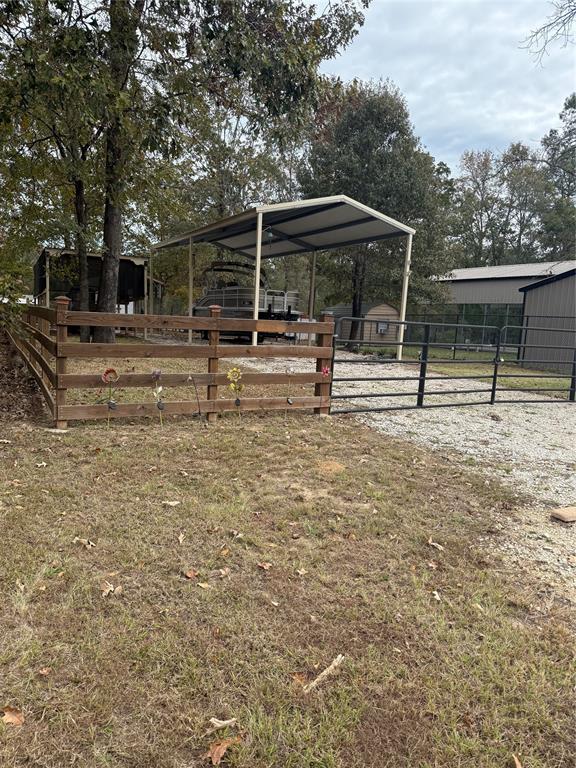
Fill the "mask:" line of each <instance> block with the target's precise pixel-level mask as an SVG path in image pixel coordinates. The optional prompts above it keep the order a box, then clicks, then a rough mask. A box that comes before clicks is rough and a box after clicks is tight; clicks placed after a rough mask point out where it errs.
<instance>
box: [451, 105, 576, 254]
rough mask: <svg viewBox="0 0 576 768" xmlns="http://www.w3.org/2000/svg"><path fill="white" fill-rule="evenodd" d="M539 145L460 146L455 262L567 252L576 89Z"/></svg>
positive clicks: (575, 178) (572, 218)
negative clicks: (494, 149)
mask: <svg viewBox="0 0 576 768" xmlns="http://www.w3.org/2000/svg"><path fill="white" fill-rule="evenodd" d="M560 119H561V127H560V128H559V129H556V128H555V129H552V130H551V131H549V133H548V134H547V135H546V136H545V137H544V138H543V139H542V142H541V147H540V149H538V150H531V149H529V148H528V147H527V146H526V145H524V144H522V143H520V142H517V143H513V144H511V145H510V147H509V148H508V149H507V150H506V151H505V152H504V153H502V155H496V154H495V153H493V152H491V151H490V150H484V151H479V152H478V151H476V152H465V153H464V154H463V156H462V160H461V163H460V168H461V175H460V177H459V178H458V179H457V180H456V195H455V199H454V210H453V213H452V239H453V244H454V254H455V259H456V261H457V263H458V264H459V265H460V266H490V265H498V264H511V263H523V262H524V263H525V262H530V261H539V260H541V261H544V260H558V259H566V258H570V257H571V256H572V255H573V253H574V248H575V245H576V243H575V232H576V208H575V194H576V96H575V95H572V96H570V97H569V98H568V99H567V100H566V102H565V104H564V109H563V111H562V113H561V115H560Z"/></svg>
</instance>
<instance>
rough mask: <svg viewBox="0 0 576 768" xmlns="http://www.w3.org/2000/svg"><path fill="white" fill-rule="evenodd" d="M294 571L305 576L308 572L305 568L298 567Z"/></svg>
mask: <svg viewBox="0 0 576 768" xmlns="http://www.w3.org/2000/svg"><path fill="white" fill-rule="evenodd" d="M296 573H297V574H298V576H306V574H307V573H308V571H307V570H306V568H299V569H298V570H297V571H296Z"/></svg>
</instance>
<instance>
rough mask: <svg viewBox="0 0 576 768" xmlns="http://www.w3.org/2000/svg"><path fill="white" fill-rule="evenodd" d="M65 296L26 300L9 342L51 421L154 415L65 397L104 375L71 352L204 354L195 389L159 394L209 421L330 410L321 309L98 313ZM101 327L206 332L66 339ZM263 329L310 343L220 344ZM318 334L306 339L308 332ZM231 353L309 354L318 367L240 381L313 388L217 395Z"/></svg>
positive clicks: (172, 380) (126, 377)
mask: <svg viewBox="0 0 576 768" xmlns="http://www.w3.org/2000/svg"><path fill="white" fill-rule="evenodd" d="M68 305H69V299H67V298H65V297H59V298H58V299H56V309H49V308H48V307H38V306H29V307H27V308H26V310H25V312H24V317H23V326H22V332H21V333H19V334H18V335H16V334H8V336H9V339H10V342H11V343H12V344H13V345H14V347H16V349H18V351H19V353H20V354H21V356H22V357H23V358H24V360H25V362H26V364H27V366H28V368H29V370H30V373H31V374H32V376H33V377H34V378H35V379H36V381H37V382H38V385H39V387H40V390H41V391H42V394H43V396H44V399H45V401H46V404H47V406H48V408H49V410H50V412H51V414H52V417H53V419H54V422H55V425H56V427H58V428H60V429H64V428H65V427H66V426H67V422H68V421H74V420H85V419H109V418H127V417H128V418H130V417H134V416H152V415H158V405H157V403H156V402H147V403H115V404H114V406H113V408H111V407H110V406H109V404H108V403H95V404H94V403H93V404H80V405H76V404H70V403H67V402H66V394H67V392H68V391H69V390H72V389H100V388H102V387H104V386H105V385H104V384H103V381H102V376H101V374H95V373H69V372H68V361H69V360H71V359H98V358H99V359H113V358H124V359H125V358H172V359H174V358H178V359H186V360H189V359H195V360H199V359H200V360H207V372H206V373H194V374H193V377H192V378H193V385H194V388H195V391H194V394H195V396H194V397H193V398H191V399H190V400H184V401H164V402H163V407H162V410H163V413H164V414H167V415H168V414H203V415H206V417H207V419H208V420H209V421H212V420H213V419H215V418H216V417H217V414H218V413H223V412H225V411H262V410H266V411H269V410H293V409H314V412H315V413H328V411H329V407H330V375H331V374H329V373H327V371H329V370H330V369H331V362H332V339H333V334H334V321H333V318H332V316H331V315H329V314H326V315H323V316H322V317H321V319H320V321H319V322H298V321H284V320H241V319H232V318H223V317H221V309H220V307H211V308H210V316H209V317H186V316H168V315H121V314H106V313H102V312H71V311H69V310H68ZM71 326H74V327H80V326H92V327H94V326H105V327H114V328H125V329H128V328H142V329H147V330H154V329H181V330H192V331H199V332H203V333H205V334H206V335H207V343H206V344H190V343H188V344H158V343H122V342H117V343H114V344H98V343H92V344H90V343H81V342H75V341H69V339H68V329H69V327H71ZM253 331H257V332H259V333H266V334H284V333H292V334H299V335H306V336H308V345H306V346H301V345H297V346H293V345H287V344H278V343H274V344H259V345H257V346H252V345H242V344H221V343H220V333H221V332H227V333H230V332H237V333H238V332H242V333H252V332H253ZM311 336H314V337H316V343H315V344H311V343H310V342H311V339H310V337H311ZM230 358H247V359H250V358H308V359H310V358H312V359H315V360H316V366H315V370H311V371H309V372H302V373H286V372H282V373H257V372H248V371H246V372H244V371H243V372H242V383H243V384H244V385H274V384H284V385H286V384H288V383H289V382H291V383H293V384H314V395H310V396H308V397H247V398H245V397H240V398H239V400H240V402H239V403H238V400H237V398H219V397H218V388H219V387H222V386H226V387H227V385H228V384H229V383H230V382H229V380H228V378H227V374H226V373H220V372H219V361H220V360H221V359H230ZM154 383H155V382H154V381H153V380H152V378H151V374H150V373H121V374H120V378H119V380H118V381H117V382H116V384H115V387H118V388H127V387H150V386H152V385H153V384H154ZM158 383H159V384H161V385H162V387H164V388H166V387H170V386H188V387H190V386H191V376H190V374H188V373H162V374H161V376H160V379H159V382H158ZM198 387H201V388H202V387H206V397H205V398H202V399H201V398H200V397H199V396H197V388H198Z"/></svg>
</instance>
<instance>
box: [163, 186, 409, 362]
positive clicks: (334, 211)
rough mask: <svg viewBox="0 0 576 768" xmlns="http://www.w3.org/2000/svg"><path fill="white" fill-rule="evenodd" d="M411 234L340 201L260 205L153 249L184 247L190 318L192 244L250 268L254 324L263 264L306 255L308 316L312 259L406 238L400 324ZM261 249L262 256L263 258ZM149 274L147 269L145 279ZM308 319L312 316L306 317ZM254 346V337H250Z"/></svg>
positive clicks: (359, 205)
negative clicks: (247, 262) (250, 263)
mask: <svg viewBox="0 0 576 768" xmlns="http://www.w3.org/2000/svg"><path fill="white" fill-rule="evenodd" d="M414 233H415V230H414V229H412V228H411V227H409V226H407V225H406V224H401V223H400V222H399V221H396V220H395V219H392V218H391V217H390V216H386V215H385V214H384V213H380V212H379V211H376V210H374V209H373V208H369V207H368V206H366V205H363V204H362V203H359V202H357V201H356V200H352V198H350V197H347V196H346V195H334V196H331V197H320V198H314V199H311V200H297V201H293V202H286V203H275V204H273V205H260V206H256V207H255V208H251V209H249V210H247V211H244V212H243V213H239V214H237V215H236V216H231V217H229V218H227V219H221V220H220V221H216V222H214V223H213V224H209V225H207V226H205V227H200V228H196V229H192V230H190V231H187V232H183V233H182V234H179V235H175V236H174V237H171V238H168V239H167V240H163V241H162V242H160V243H157V244H156V245H155V246H153V252H160V251H163V250H166V249H167V248H174V247H176V246H182V245H188V246H189V308H188V309H189V314H190V315H191V314H192V299H191V297H192V288H193V264H192V244H193V243H211V244H214V245H220V246H222V247H223V248H226V249H227V250H229V251H232V252H234V253H240V254H242V255H243V256H246V257H247V258H249V259H252V260H254V262H255V275H254V315H253V316H254V319H258V305H259V293H260V269H261V262H262V259H263V258H266V259H271V258H278V257H280V256H292V255H297V254H298V255H299V254H305V253H311V254H312V265H311V280H310V295H309V303H308V307H309V311H310V310H313V300H314V291H315V286H314V282H315V280H314V275H315V264H316V253H317V252H318V251H327V250H331V249H334V248H343V247H345V246H350V245H360V244H362V243H372V242H378V241H381V240H389V239H392V238H397V237H405V238H406V251H405V258H404V277H403V282H402V298H401V302H400V320H401V321H404V320H405V317H406V304H407V298H408V281H409V276H410V256H411V251H412V237H413V235H414ZM263 246H264V253H263ZM151 272H152V268H151V269H150V273H151ZM310 314H312V312H311V311H310ZM403 336H404V326H403V325H400V332H399V339H398V341H399V345H400V346H399V348H398V354H399V355H400V356H401V354H402V346H401V345H402V342H403ZM252 343H253V344H256V343H257V333H256V332H254V333H253V335H252Z"/></svg>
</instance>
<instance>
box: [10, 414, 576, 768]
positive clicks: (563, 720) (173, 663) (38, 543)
mask: <svg viewBox="0 0 576 768" xmlns="http://www.w3.org/2000/svg"><path fill="white" fill-rule="evenodd" d="M44 426H45V425H43V424H41V423H37V422H36V423H34V422H32V423H30V422H27V421H23V420H22V419H16V418H14V419H8V418H6V419H3V420H2V421H1V422H0V432H1V438H2V442H1V443H0V462H1V463H0V529H1V531H2V536H1V537H0V563H1V567H0V584H1V587H2V595H3V600H2V602H1V603H0V629H1V633H0V710H1V709H2V708H3V707H7V706H9V707H13V708H14V709H16V710H18V711H19V712H21V713H22V714H23V716H24V718H25V719H24V722H23V724H22V725H21V726H15V725H13V724H10V723H4V722H3V721H2V719H1V718H0V765H1V766H2V768H12V767H13V766H14V767H19V766H42V768H63V767H65V766H80V767H81V768H100V767H102V768H149V767H153V768H192V767H196V766H207V765H210V760H209V758H208V757H207V756H206V753H207V752H208V750H209V748H210V745H213V744H215V743H216V742H221V741H222V740H224V739H227V738H230V739H234V741H232V742H231V743H230V745H229V748H228V750H227V751H226V753H225V755H224V756H223V758H222V762H221V765H222V766H228V767H231V766H233V767H234V768H360V766H369V767H373V768H457V767H460V768H500V767H503V766H504V767H505V766H508V765H510V766H514V760H513V755H516V756H517V758H518V760H519V761H521V765H522V766H524V768H544V767H545V766H546V768H560V767H561V766H562V767H565V768H568V766H571V765H573V762H572V761H573V755H574V751H573V750H574V735H575V734H574V719H573V714H574V677H573V673H574V667H573V660H574V642H573V636H572V633H571V631H570V629H569V625H568V623H567V622H568V619H569V616H567V615H566V608H565V607H563V606H562V605H561V604H559V603H557V602H554V601H553V600H551V599H550V596H549V595H546V594H545V593H543V592H542V591H541V587H539V586H538V585H537V584H535V583H534V582H532V581H531V579H530V578H529V577H527V576H526V574H524V573H517V572H514V571H509V570H508V569H507V568H506V567H505V566H504V565H503V564H502V563H501V562H500V561H499V559H498V557H497V556H496V555H494V554H493V551H492V549H491V547H490V545H489V542H490V539H491V538H492V537H495V536H497V535H503V534H500V533H496V532H495V528H493V526H494V522H495V521H496V520H500V521H501V520H503V519H509V520H511V522H510V525H511V526H512V525H513V518H514V512H513V509H512V508H511V506H512V505H511V501H510V498H509V496H508V493H507V492H506V491H505V490H503V489H502V488H501V487H499V486H497V485H496V484H491V485H487V484H486V482H485V481H484V479H482V478H480V477H478V476H476V475H474V474H471V473H470V474H468V473H467V472H466V471H465V470H461V469H457V468H455V467H454V466H453V465H452V464H451V463H450V461H449V460H448V459H443V458H442V457H441V456H432V455H431V454H429V453H426V452H425V451H423V450H420V449H418V448H416V447H414V446H412V445H409V444H408V443H404V442H401V441H396V440H392V439H389V438H386V437H384V436H382V435H380V434H378V433H375V432H372V431H370V430H369V429H368V428H366V427H364V426H362V425H360V424H359V423H358V422H356V421H353V420H351V419H332V418H318V417H313V416H306V415H290V416H289V417H288V419H287V420H286V419H285V418H284V415H283V414H282V413H280V414H276V415H270V416H267V417H265V416H262V415H248V416H246V415H245V416H243V417H242V419H239V418H237V416H236V414H230V415H229V416H228V417H227V418H225V419H221V420H219V421H218V422H216V423H215V424H214V425H210V426H207V425H206V424H204V423H202V422H201V421H200V420H197V419H188V420H178V419H167V420H166V423H165V425H164V427H163V428H160V426H159V424H158V422H157V421H148V422H146V421H143V420H140V421H138V422H137V423H133V424H132V423H129V422H115V423H113V424H112V425H111V427H110V428H109V429H108V428H107V427H106V424H105V423H98V424H96V425H94V424H82V425H78V426H74V427H73V428H71V429H70V430H69V431H68V432H67V433H65V434H62V435H56V434H53V433H51V432H49V431H46V430H45V429H44V428H43V427H44ZM176 502H178V503H176ZM76 537H79V538H80V539H89V540H90V541H91V542H93V543H94V544H95V546H88V548H87V547H86V546H84V545H83V544H82V542H80V541H78V540H76V541H75V538H76ZM429 542H433V543H436V544H439V545H440V547H442V549H441V548H440V547H437V546H433V545H432V544H431V543H429ZM185 573H187V574H188V577H189V578H187V577H186V576H185V575H184V574H185ZM106 583H108V584H109V585H111V586H113V587H115V591H114V592H109V593H108V594H106V595H105V596H103V591H108V590H109V587H106ZM118 587H121V590H119V589H118ZM104 588H106V589H104ZM340 653H341V654H344V656H345V659H344V662H343V664H342V665H341V667H340V669H339V671H338V672H337V673H335V674H334V675H332V676H330V677H329V678H328V679H327V680H325V682H324V683H322V684H321V685H320V686H319V687H318V688H317V689H316V690H315V691H313V692H311V693H308V694H306V693H304V691H303V685H304V684H306V683H307V682H309V681H311V680H313V679H314V678H315V677H316V676H317V675H318V674H319V673H320V672H321V671H322V670H323V669H324V668H325V667H327V666H328V665H329V664H330V662H331V661H332V660H333V659H334V658H335V657H336V656H337V655H338V654H340ZM212 717H216V718H219V719H222V720H225V719H230V718H237V726H236V727H228V728H226V729H222V730H219V731H217V732H215V733H212V734H210V735H205V734H206V731H207V730H208V728H209V719H210V718H212Z"/></svg>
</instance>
